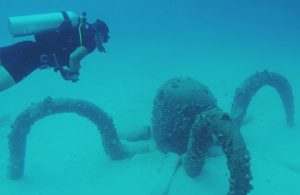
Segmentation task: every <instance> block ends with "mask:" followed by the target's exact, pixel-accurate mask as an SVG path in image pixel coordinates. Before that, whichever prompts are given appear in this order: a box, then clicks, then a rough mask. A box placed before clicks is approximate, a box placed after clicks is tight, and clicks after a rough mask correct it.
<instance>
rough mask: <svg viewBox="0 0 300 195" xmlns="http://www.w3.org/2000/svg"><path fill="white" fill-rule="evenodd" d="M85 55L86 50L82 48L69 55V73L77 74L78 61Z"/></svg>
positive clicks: (78, 68)
mask: <svg viewBox="0 0 300 195" xmlns="http://www.w3.org/2000/svg"><path fill="white" fill-rule="evenodd" d="M86 55H87V50H86V48H85V47H84V46H80V47H77V48H76V49H75V50H74V51H73V52H72V53H71V55H70V59H69V66H70V72H71V73H79V70H80V60H81V59H82V58H84V56H86Z"/></svg>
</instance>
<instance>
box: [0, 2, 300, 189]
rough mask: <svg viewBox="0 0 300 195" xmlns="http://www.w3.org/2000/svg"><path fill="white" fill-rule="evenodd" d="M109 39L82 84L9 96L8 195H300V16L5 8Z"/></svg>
mask: <svg viewBox="0 0 300 195" xmlns="http://www.w3.org/2000/svg"><path fill="white" fill-rule="evenodd" d="M0 5H1V12H0V32H1V39H0V42H1V46H0V47H4V46H7V45H10V44H13V43H16V42H19V41H23V40H33V36H21V37H13V36H12V35H11V34H10V33H9V30H8V25H7V20H8V18H9V17H11V16H26V15H34V14H43V13H53V12H59V11H72V12H74V13H77V14H78V15H81V14H82V13H83V12H85V13H86V14H87V20H88V22H93V21H95V20H96V19H98V18H99V19H101V20H103V21H105V22H106V23H107V25H108V27H109V36H110V39H109V41H108V42H107V43H106V44H105V49H106V53H99V52H96V51H95V52H93V53H91V54H89V55H87V56H86V57H85V58H84V59H83V60H82V61H81V63H80V64H81V70H80V76H79V81H78V82H76V83H73V82H70V81H65V80H64V79H63V78H61V76H60V75H59V74H58V73H57V72H55V71H53V70H52V69H45V70H36V71H34V72H33V73H32V74H30V75H29V76H28V77H26V78H25V79H24V80H23V81H22V82H20V83H18V84H17V85H15V86H14V87H12V88H9V89H7V90H5V91H2V92H1V101H0V106H1V111H0V194H1V195H20V194H22V195H40V194H43V195H53V194H62V195H68V194H74V195H77V194H78V195H79V194H88V195H97V194H103V195H116V194H118V195H121V194H131V195H167V194H168V195H185V194H188V195H199V194H204V195H222V194H232V195H245V194H251V195H261V194H273V195H297V194H300V188H299V181H300V144H299V140H300V129H299V124H300V120H299V118H300V115H299V111H298V110H299V109H300V107H299V99H300V98H299V97H300V87H299V83H300V77H299V75H300V67H299V65H300V55H299V52H300V36H299V35H300V23H299V18H300V12H299V7H300V2H298V1H295V0H287V1H277V0H275V1H264V0H263V1H258V0H253V1H237V0H232V1H222V0H211V1H209V0H186V1H179V0H164V1H159V0H152V1H150V0H126V1H122V0H97V1H96V0H91V1H83V0H77V1H75V0H72V1H71V0H65V1H58V0H53V1H47V0H46V1H40V2H38V1H34V0H27V1H17V0H11V1H9V2H7V1H4V0H0Z"/></svg>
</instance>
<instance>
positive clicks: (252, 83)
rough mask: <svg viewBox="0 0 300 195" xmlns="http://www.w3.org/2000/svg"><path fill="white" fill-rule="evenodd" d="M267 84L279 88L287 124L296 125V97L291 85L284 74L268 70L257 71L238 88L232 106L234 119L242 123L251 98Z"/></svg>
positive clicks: (239, 123)
mask: <svg viewBox="0 0 300 195" xmlns="http://www.w3.org/2000/svg"><path fill="white" fill-rule="evenodd" d="M265 85H269V86H271V87H273V88H275V89H276V90H277V92H278V93H279V95H280V97H281V100H282V103H283V106H284V110H285V115H286V122H287V125H288V126H289V127H292V126H294V97H293V92H292V88H291V85H290V83H289V82H288V80H287V79H286V78H284V77H283V76H281V75H279V74H276V73H273V72H268V71H263V72H256V73H255V74H253V75H252V76H250V77H249V78H247V79H246V80H245V81H244V82H243V83H242V84H241V85H240V87H238V88H237V90H236V92H235V96H234V99H233V103H232V107H231V117H232V118H233V120H234V121H235V122H236V123H237V124H238V125H241V124H242V122H243V119H244V117H245V115H246V113H247V108H248V106H249V104H250V102H251V99H252V98H253V96H254V95H255V94H256V92H257V91H258V90H259V89H260V88H261V87H263V86H265Z"/></svg>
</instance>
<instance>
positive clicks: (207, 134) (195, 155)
mask: <svg viewBox="0 0 300 195" xmlns="http://www.w3.org/2000/svg"><path fill="white" fill-rule="evenodd" d="M204 122H205V121H204V120H203V118H202V115H197V117H196V119H195V122H194V124H193V126H192V128H191V132H190V136H189V141H188V146H187V150H186V153H185V154H184V155H183V158H182V164H183V167H184V170H185V172H186V173H187V175H189V176H190V177H196V176H198V175H199V174H200V172H201V170H202V167H203V165H204V163H205V158H206V156H207V152H208V148H209V146H210V145H211V143H212V132H211V130H210V129H209V128H206V127H207V124H205V123H204ZM206 122H207V121H206Z"/></svg>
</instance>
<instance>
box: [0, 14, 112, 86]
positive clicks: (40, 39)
mask: <svg viewBox="0 0 300 195" xmlns="http://www.w3.org/2000/svg"><path fill="white" fill-rule="evenodd" d="M58 14H61V15H60V18H62V20H61V21H60V23H59V27H58V28H57V29H54V30H51V31H46V32H44V31H43V32H40V33H35V34H34V38H35V40H34V41H21V42H18V43H16V44H13V45H9V46H6V47H0V91H3V90H5V89H7V88H9V87H11V86H13V85H15V84H16V83H18V82H20V81H21V80H22V79H24V78H25V77H26V76H28V75H29V74H30V73H31V72H33V71H34V70H36V69H46V68H53V69H54V70H55V71H56V72H59V73H60V74H61V76H62V77H63V79H65V80H69V81H72V82H76V81H78V79H79V70H80V67H81V66H80V60H81V59H82V58H83V57H85V56H86V55H87V54H89V53H91V52H93V51H94V50H95V49H96V48H97V49H98V50H99V52H105V48H104V47H103V43H106V42H107V41H108V39H109V38H110V37H109V35H108V33H109V28H108V26H107V25H106V23H105V22H103V21H101V20H99V19H97V20H96V21H95V22H94V23H88V22H87V20H86V14H85V13H83V15H82V16H80V17H78V16H76V23H75V24H74V20H73V19H70V17H69V15H68V13H67V12H59V13H58ZM61 16H63V17H61Z"/></svg>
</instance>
